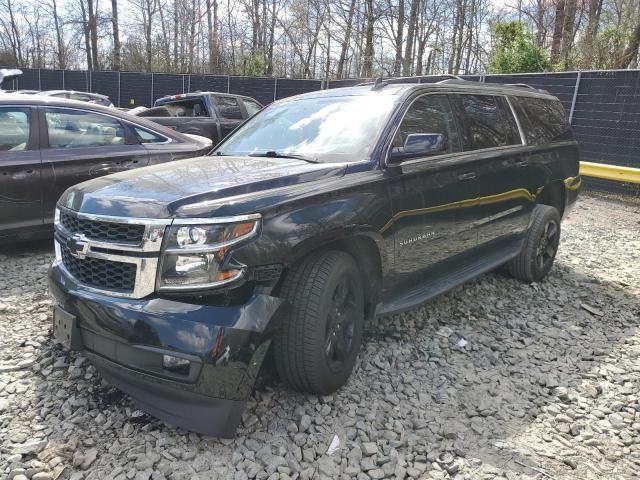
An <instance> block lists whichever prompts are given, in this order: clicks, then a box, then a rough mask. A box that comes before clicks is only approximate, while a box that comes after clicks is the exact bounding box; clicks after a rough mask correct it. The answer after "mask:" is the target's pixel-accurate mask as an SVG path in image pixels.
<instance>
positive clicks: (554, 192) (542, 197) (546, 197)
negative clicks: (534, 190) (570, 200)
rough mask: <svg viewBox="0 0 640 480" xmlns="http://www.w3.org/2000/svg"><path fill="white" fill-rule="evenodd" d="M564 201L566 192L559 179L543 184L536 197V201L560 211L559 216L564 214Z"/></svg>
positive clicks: (565, 200)
mask: <svg viewBox="0 0 640 480" xmlns="http://www.w3.org/2000/svg"><path fill="white" fill-rule="evenodd" d="M566 202H567V192H566V190H565V185H564V182H562V181H561V180H557V181H553V182H551V183H549V184H547V185H545V186H544V187H543V188H542V190H541V191H540V192H539V193H538V195H537V197H536V203H538V204H542V205H549V206H550V207H555V208H556V209H557V210H558V212H559V213H560V218H562V217H563V216H564V211H565V206H566Z"/></svg>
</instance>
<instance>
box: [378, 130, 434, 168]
mask: <svg viewBox="0 0 640 480" xmlns="http://www.w3.org/2000/svg"><path fill="white" fill-rule="evenodd" d="M445 150H446V147H445V143H444V135H443V134H441V133H410V134H409V135H407V138H406V140H405V141H404V146H402V147H394V148H392V149H391V152H390V153H389V160H391V161H393V162H399V161H402V160H405V159H407V158H416V157H426V156H429V155H435V154H438V153H441V152H444V151H445Z"/></svg>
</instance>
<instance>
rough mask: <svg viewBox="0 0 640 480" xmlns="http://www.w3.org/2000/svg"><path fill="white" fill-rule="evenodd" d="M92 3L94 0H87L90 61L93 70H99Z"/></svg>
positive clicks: (96, 26)
mask: <svg viewBox="0 0 640 480" xmlns="http://www.w3.org/2000/svg"><path fill="white" fill-rule="evenodd" d="M93 1H94V0H87V8H88V13H89V38H90V41H91V61H92V63H93V69H94V70H98V69H99V68H100V64H99V61H98V21H97V18H96V12H95V9H94V4H93Z"/></svg>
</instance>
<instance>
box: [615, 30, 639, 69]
mask: <svg viewBox="0 0 640 480" xmlns="http://www.w3.org/2000/svg"><path fill="white" fill-rule="evenodd" d="M638 48H640V18H638V23H637V24H636V28H635V29H634V30H633V35H632V37H631V41H630V42H629V45H627V48H625V49H624V52H623V54H622V57H621V58H620V60H619V61H618V64H617V65H616V68H620V69H624V68H629V66H630V65H631V64H632V62H634V61H635V60H636V58H638Z"/></svg>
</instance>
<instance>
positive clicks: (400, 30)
mask: <svg viewBox="0 0 640 480" xmlns="http://www.w3.org/2000/svg"><path fill="white" fill-rule="evenodd" d="M403 35H404V0H399V1H398V25H397V26H396V38H395V43H396V45H395V47H396V59H395V62H394V63H393V74H394V75H395V76H399V75H400V69H401V68H402V41H403V38H402V37H403Z"/></svg>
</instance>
